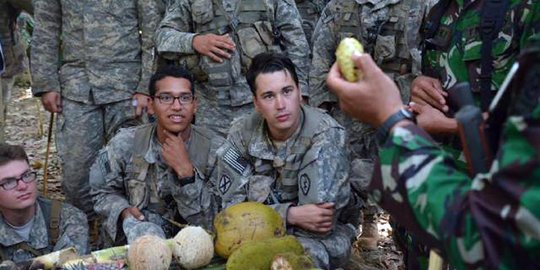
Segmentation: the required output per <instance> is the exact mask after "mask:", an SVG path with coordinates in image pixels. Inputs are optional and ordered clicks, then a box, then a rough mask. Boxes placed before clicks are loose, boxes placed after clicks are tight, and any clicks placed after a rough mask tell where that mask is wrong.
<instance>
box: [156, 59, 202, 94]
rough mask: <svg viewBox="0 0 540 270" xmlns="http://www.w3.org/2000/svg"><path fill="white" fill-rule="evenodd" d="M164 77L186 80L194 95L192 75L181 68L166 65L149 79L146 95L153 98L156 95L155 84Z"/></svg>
mask: <svg viewBox="0 0 540 270" xmlns="http://www.w3.org/2000/svg"><path fill="white" fill-rule="evenodd" d="M165 77H174V78H182V79H186V80H188V81H189V84H190V85H191V93H192V94H195V87H194V85H193V75H192V74H191V72H189V70H187V69H186V68H184V67H182V66H174V65H166V66H163V67H161V68H159V69H158V70H157V71H156V72H155V73H154V74H153V75H152V77H151V78H150V84H149V85H148V93H149V94H150V96H154V95H155V94H156V90H157V89H156V83H157V82H158V81H159V80H161V79H163V78H165Z"/></svg>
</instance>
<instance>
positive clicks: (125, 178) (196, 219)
mask: <svg viewBox="0 0 540 270" xmlns="http://www.w3.org/2000/svg"><path fill="white" fill-rule="evenodd" d="M191 127H192V130H191V135H190V138H189V140H188V141H187V142H186V150H187V152H188V154H189V158H190V160H191V162H192V163H193V166H194V168H195V171H196V173H195V181H194V182H193V183H186V184H182V183H181V181H180V180H179V179H178V178H177V176H176V174H175V173H174V172H173V171H172V170H171V169H170V168H169V167H168V166H167V164H166V163H165V161H164V160H163V157H162V156H161V144H160V143H159V142H158V141H157V135H156V124H146V125H141V126H138V127H132V128H128V129H122V130H121V131H120V132H119V133H118V135H116V136H115V137H114V138H113V139H112V140H111V141H110V142H109V144H108V145H107V146H106V147H105V148H104V149H103V150H101V151H100V153H99V156H98V158H97V159H96V162H95V163H94V165H93V166H92V169H91V172H90V185H91V187H92V195H93V198H94V202H95V206H94V209H95V210H96V212H97V213H99V214H101V215H103V216H104V217H105V220H104V228H105V231H106V232H107V235H108V236H109V237H110V238H111V239H116V240H117V241H118V240H121V239H122V237H123V235H124V233H125V234H127V235H128V238H132V239H133V238H136V237H129V234H130V232H129V230H131V229H132V227H134V226H135V225H137V223H134V224H133V226H132V227H130V226H124V228H125V230H124V232H118V224H119V219H120V214H121V213H122V210H124V209H126V208H128V207H137V208H138V209H139V210H141V212H142V213H143V214H144V216H145V220H146V221H148V222H151V223H154V224H158V225H159V226H161V227H162V228H163V231H164V232H165V236H166V237H174V235H175V234H176V232H177V231H178V228H177V227H175V226H173V225H172V224H171V223H170V222H169V221H167V220H166V219H169V220H176V221H177V222H179V223H186V222H188V223H189V224H193V225H197V226H203V227H205V228H207V229H212V221H213V217H214V215H215V213H217V209H216V208H215V207H214V206H215V205H216V204H215V202H214V198H213V196H212V194H213V193H211V192H210V191H211V188H210V187H209V186H208V185H209V184H210V183H209V179H210V177H213V174H214V173H215V172H214V167H215V163H216V162H215V160H216V157H215V152H216V150H217V148H218V147H219V146H220V145H221V144H222V142H223V139H222V138H220V137H219V136H216V135H215V134H214V133H212V132H211V131H209V130H206V129H204V128H201V127H197V126H191ZM162 217H164V218H166V219H164V218H162ZM124 225H126V224H124ZM138 227H139V228H141V227H142V229H137V230H138V231H139V232H140V233H142V234H145V233H146V230H145V229H144V226H138Z"/></svg>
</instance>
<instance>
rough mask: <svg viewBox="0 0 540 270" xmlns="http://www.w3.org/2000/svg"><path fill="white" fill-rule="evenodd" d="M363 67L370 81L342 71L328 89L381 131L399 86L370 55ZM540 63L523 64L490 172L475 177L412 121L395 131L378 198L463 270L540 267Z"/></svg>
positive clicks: (536, 59) (384, 156) (537, 56)
mask: <svg viewBox="0 0 540 270" xmlns="http://www.w3.org/2000/svg"><path fill="white" fill-rule="evenodd" d="M531 58H532V59H531ZM527 59H529V60H527ZM356 61H357V66H358V67H360V68H361V69H362V70H363V72H364V74H365V76H364V78H365V80H364V81H361V82H359V83H355V84H352V83H348V82H345V81H343V80H342V79H341V78H340V75H339V72H338V69H337V67H335V68H333V69H332V70H331V72H330V74H329V78H328V84H329V85H330V87H331V88H332V89H334V90H335V91H336V92H337V93H338V96H339V97H340V102H342V108H343V109H344V110H345V111H347V112H348V113H350V114H351V115H353V116H354V117H356V118H358V119H360V120H362V121H369V122H370V123H372V124H373V125H374V126H380V125H381V124H382V123H384V122H385V120H386V119H389V116H390V115H392V114H393V113H394V112H396V111H399V110H400V107H401V106H402V105H401V102H400V100H399V96H398V93H397V88H396V87H395V85H392V82H391V81H390V80H388V79H387V78H385V77H384V76H383V73H382V72H381V71H380V70H378V69H377V68H376V66H375V64H374V63H373V61H372V60H371V59H369V57H368V56H362V57H360V58H359V59H356ZM527 61H530V62H531V63H532V64H530V63H529V64H527V63H526V62H527ZM539 63H540V46H539V45H536V49H535V50H534V51H533V52H531V53H530V54H527V55H526V56H524V57H523V58H522V59H521V60H520V69H522V68H523V71H518V73H517V75H516V78H514V82H513V85H514V86H513V87H512V88H511V89H507V91H510V93H513V95H511V96H513V97H512V98H511V100H510V103H509V104H511V106H510V107H509V112H510V115H513V116H512V117H509V118H508V119H507V121H506V125H505V127H504V129H503V133H502V140H501V143H500V146H499V151H498V152H497V155H496V159H495V161H494V162H493V165H492V167H491V169H490V170H489V172H488V173H484V174H477V175H476V176H475V177H474V178H472V179H471V178H469V177H468V176H467V175H466V174H465V173H463V171H462V170H460V169H457V168H456V163H455V161H454V159H453V157H452V156H451V155H449V153H448V152H446V151H443V150H442V149H441V148H440V147H439V146H438V145H437V143H435V142H434V141H433V139H432V138H431V137H430V136H429V135H428V134H427V133H426V132H425V131H423V130H422V129H420V128H419V127H418V126H416V125H414V124H413V123H412V122H411V121H409V120H400V121H399V122H397V123H394V125H393V126H391V125H388V126H387V127H388V130H389V131H390V132H389V134H388V133H387V137H386V138H385V140H384V141H385V143H384V146H383V147H382V148H381V150H380V152H379V154H380V163H381V167H380V170H377V173H376V175H375V177H374V180H373V182H372V183H371V187H372V188H373V189H374V190H373V192H372V194H373V198H375V199H376V201H377V202H378V203H380V205H381V206H383V207H384V208H385V209H387V210H388V211H389V212H390V213H391V214H392V215H393V217H394V218H396V219H397V220H398V221H399V223H400V224H403V225H404V226H407V228H408V229H409V230H411V231H412V232H413V233H414V234H415V235H416V236H417V237H419V238H420V241H422V242H423V243H428V244H429V245H431V246H432V247H433V248H436V249H438V250H439V251H441V252H442V253H443V254H445V257H446V258H447V259H449V261H450V263H451V264H452V265H453V266H454V267H455V268H457V269H539V268H540V263H539V261H538V254H540V236H539V235H540V232H539V228H540V221H539V220H540V213H539V211H538V205H539V204H540V202H539V198H540V197H539V192H540V189H539V184H540V182H539V181H538V179H539V178H538V175H539V173H540V158H539V157H540V155H539V153H540V141H539V139H540V125H539V124H540V91H539V90H540V64H539ZM370 104H372V105H370ZM373 104H375V105H373ZM512 104H513V105H512ZM490 117H491V116H490ZM386 122H387V121H386ZM387 123H388V122H387ZM383 125H384V124H383Z"/></svg>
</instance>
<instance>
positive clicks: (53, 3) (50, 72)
mask: <svg viewBox="0 0 540 270" xmlns="http://www.w3.org/2000/svg"><path fill="white" fill-rule="evenodd" d="M33 3H34V20H35V28H34V33H33V37H32V46H31V50H32V52H31V55H30V61H31V63H32V64H31V65H30V67H31V70H32V92H33V94H34V96H41V95H42V94H44V93H46V92H50V91H55V92H60V91H61V89H60V81H59V76H58V71H59V69H60V66H59V65H60V64H59V61H60V55H59V53H60V32H61V29H62V7H61V4H60V1H59V0H34V2H33Z"/></svg>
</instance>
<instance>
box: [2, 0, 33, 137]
mask: <svg viewBox="0 0 540 270" xmlns="http://www.w3.org/2000/svg"><path fill="white" fill-rule="evenodd" d="M21 10H25V11H26V12H30V13H32V12H33V10H32V1H31V0H17V1H15V0H0V43H1V45H2V51H3V54H4V61H5V65H6V67H5V72H4V73H3V74H2V75H0V142H3V141H4V129H5V123H6V109H7V106H8V103H9V100H10V98H11V89H12V87H13V83H14V82H15V75H17V74H19V73H21V72H23V71H24V57H25V55H24V54H25V47H24V45H23V43H22V42H21V39H20V37H19V36H18V35H17V31H16V29H15V27H16V23H17V16H18V15H19V13H20V12H21Z"/></svg>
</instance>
